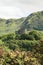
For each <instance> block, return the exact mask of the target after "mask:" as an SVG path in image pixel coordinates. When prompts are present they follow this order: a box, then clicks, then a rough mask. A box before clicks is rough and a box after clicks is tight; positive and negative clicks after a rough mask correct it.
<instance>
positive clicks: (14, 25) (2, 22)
mask: <svg viewBox="0 0 43 65" xmlns="http://www.w3.org/2000/svg"><path fill="white" fill-rule="evenodd" d="M24 19H25V18H20V19H8V20H6V19H1V18H0V34H6V33H10V32H15V31H16V30H18V29H19V27H20V25H21V24H22V22H23V21H24Z"/></svg>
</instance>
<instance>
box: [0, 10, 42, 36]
mask: <svg viewBox="0 0 43 65" xmlns="http://www.w3.org/2000/svg"><path fill="white" fill-rule="evenodd" d="M30 30H39V31H43V11H39V12H35V13H32V14H30V15H29V16H27V17H23V18H20V19H7V20H6V19H1V18H0V35H1V34H6V33H10V32H15V31H18V33H23V32H26V31H30Z"/></svg>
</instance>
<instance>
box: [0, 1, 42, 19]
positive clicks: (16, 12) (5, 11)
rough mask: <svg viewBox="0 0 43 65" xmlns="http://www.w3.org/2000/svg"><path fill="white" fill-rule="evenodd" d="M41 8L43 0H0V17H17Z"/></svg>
mask: <svg viewBox="0 0 43 65" xmlns="http://www.w3.org/2000/svg"><path fill="white" fill-rule="evenodd" d="M41 10H43V0H0V18H19V17H25V16H28V15H29V14H30V13H32V12H36V11H41Z"/></svg>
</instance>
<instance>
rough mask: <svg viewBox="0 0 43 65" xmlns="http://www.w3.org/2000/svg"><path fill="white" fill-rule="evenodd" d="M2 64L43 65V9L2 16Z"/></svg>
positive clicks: (0, 40) (0, 54) (0, 60)
mask: <svg viewBox="0 0 43 65" xmlns="http://www.w3.org/2000/svg"><path fill="white" fill-rule="evenodd" d="M0 65H43V11H41V12H37V13H32V14H31V15H29V16H28V17H24V18H20V19H8V20H6V19H1V18H0Z"/></svg>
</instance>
